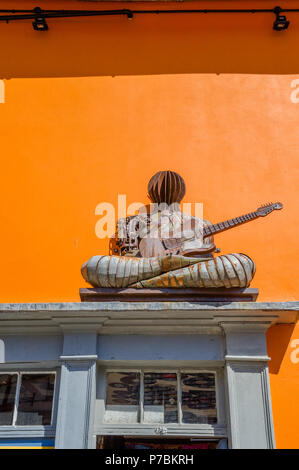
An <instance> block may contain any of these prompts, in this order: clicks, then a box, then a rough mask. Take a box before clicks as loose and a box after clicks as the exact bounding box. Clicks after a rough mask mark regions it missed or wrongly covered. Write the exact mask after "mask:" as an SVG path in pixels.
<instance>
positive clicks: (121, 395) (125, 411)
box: [104, 371, 217, 425]
mask: <svg viewBox="0 0 299 470" xmlns="http://www.w3.org/2000/svg"><path fill="white" fill-rule="evenodd" d="M104 422H105V423H111V424H113V423H114V424H115V423H127V424H128V423H144V424H153V425H154V424H168V423H174V424H216V423H217V406H216V374H215V373H214V372H206V371H201V372H187V371H174V372H150V371H149V372H147V371H144V372H143V371H139V372H118V371H111V372H107V374H106V402H105V417H104Z"/></svg>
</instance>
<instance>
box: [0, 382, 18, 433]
mask: <svg viewBox="0 0 299 470" xmlns="http://www.w3.org/2000/svg"><path fill="white" fill-rule="evenodd" d="M17 381H18V376H17V374H13V375H9V374H1V375H0V426H10V425H11V424H12V420H13V412H14V405H15V396H16V388H17Z"/></svg>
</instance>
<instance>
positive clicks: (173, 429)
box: [93, 366, 227, 439]
mask: <svg viewBox="0 0 299 470" xmlns="http://www.w3.org/2000/svg"><path fill="white" fill-rule="evenodd" d="M109 372H138V373H140V377H141V380H140V397H139V416H140V419H139V422H137V423H132V424H131V423H128V424H123V423H115V424H114V423H105V421H104V418H105V409H106V403H105V401H106V386H107V374H108V373H109ZM146 372H151V373H176V374H177V375H178V423H163V424H152V423H150V424H148V423H144V422H143V403H142V400H143V377H144V373H146ZM98 373H99V382H98V383H99V385H100V397H99V396H98V394H97V400H96V402H97V403H96V413H95V421H94V433H93V434H94V438H95V436H96V435H130V436H136V437H137V436H140V437H141V436H143V437H146V436H157V435H164V437H166V436H167V437H178V436H182V437H183V436H186V437H189V436H190V437H201V438H206V439H209V438H215V437H217V438H219V439H221V438H226V437H227V424H226V421H227V420H226V414H225V405H226V400H225V396H224V395H225V387H224V370H223V368H222V367H211V368H207V367H200V366H197V367H196V366H193V367H174V366H170V367H167V368H165V367H163V368H162V367H159V366H152V367H148V366H144V367H140V366H139V367H134V366H132V367H131V368H122V367H117V366H115V367H107V368H105V367H100V368H99V369H98ZM181 373H213V374H214V375H215V391H216V410H217V423H215V424H203V423H196V424H188V423H183V422H182V409H181V406H182V405H181V390H180V389H181V386H180V375H181Z"/></svg>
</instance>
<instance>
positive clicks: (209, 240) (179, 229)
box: [117, 209, 215, 258]
mask: <svg viewBox="0 0 299 470" xmlns="http://www.w3.org/2000/svg"><path fill="white" fill-rule="evenodd" d="M209 224H210V222H208V221H207V220H203V219H200V218H198V217H193V216H190V215H189V214H184V213H183V212H181V211H180V210H171V209H165V210H159V211H156V212H154V213H152V214H147V213H146V212H144V211H141V212H140V213H139V214H138V215H136V216H132V217H128V218H126V219H120V220H119V221H118V225H117V235H118V240H117V246H118V254H119V255H121V256H122V255H123V256H135V257H136V256H137V257H142V258H150V257H154V256H164V255H166V254H176V255H184V256H191V255H192V257H194V256H197V257H200V258H202V257H204V258H207V257H208V258H210V257H211V256H212V255H208V256H207V253H211V252H212V251H214V250H215V244H214V239H213V237H212V236H211V237H206V238H203V228H204V227H205V226H207V225H209Z"/></svg>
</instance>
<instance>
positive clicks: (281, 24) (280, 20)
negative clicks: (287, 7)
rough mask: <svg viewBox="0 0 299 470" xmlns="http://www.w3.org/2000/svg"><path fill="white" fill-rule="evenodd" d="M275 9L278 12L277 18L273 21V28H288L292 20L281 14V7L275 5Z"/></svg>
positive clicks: (281, 29) (280, 29)
mask: <svg viewBox="0 0 299 470" xmlns="http://www.w3.org/2000/svg"><path fill="white" fill-rule="evenodd" d="M273 11H274V13H275V14H276V19H275V21H274V23H273V29H274V30H275V31H283V30H285V29H288V27H289V24H290V22H289V21H288V20H287V18H286V16H284V15H281V9H280V7H275V8H274V10H273Z"/></svg>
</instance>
